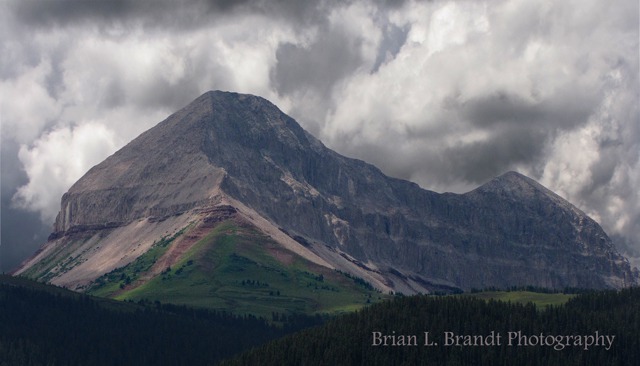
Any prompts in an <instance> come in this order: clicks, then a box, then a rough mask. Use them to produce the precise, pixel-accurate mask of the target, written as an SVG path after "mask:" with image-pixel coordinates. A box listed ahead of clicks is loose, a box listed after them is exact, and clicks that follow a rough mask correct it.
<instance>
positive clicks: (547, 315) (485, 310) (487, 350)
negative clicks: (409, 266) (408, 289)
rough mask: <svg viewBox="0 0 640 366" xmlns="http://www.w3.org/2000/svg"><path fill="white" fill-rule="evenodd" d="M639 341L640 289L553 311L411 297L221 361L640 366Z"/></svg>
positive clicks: (583, 298) (586, 298) (585, 298)
mask: <svg viewBox="0 0 640 366" xmlns="http://www.w3.org/2000/svg"><path fill="white" fill-rule="evenodd" d="M425 332H429V337H428V338H426V336H425ZM385 336H386V337H385ZM639 336H640V289H639V288H631V289H625V290H621V291H619V292H616V291H607V292H593V293H588V294H583V295H579V296H577V297H575V298H573V299H571V300H569V301H568V302H567V303H566V304H565V305H561V306H549V307H536V306H535V305H533V304H532V303H530V304H527V305H523V304H518V303H507V302H500V301H495V300H489V301H485V300H481V299H478V298H473V297H466V296H461V297H457V296H446V297H429V296H412V297H404V298H397V299H394V300H392V301H388V302H383V303H380V304H375V305H372V306H370V307H368V308H365V309H363V310H361V311H359V312H357V313H353V314H349V315H346V316H342V317H340V318H336V319H333V320H331V321H329V322H328V323H327V324H325V325H324V326H322V327H320V328H316V329H308V330H304V331H302V332H300V333H297V334H294V335H290V336H287V337H285V338H283V339H279V340H276V341H273V342H271V343H269V344H267V345H265V346H263V347H260V348H258V349H256V350H252V351H250V352H247V353H245V354H243V355H242V356H241V357H238V358H236V359H234V360H232V361H226V362H223V363H222V364H223V365H257V364H260V365H505V366H506V365H634V364H635V365H637V364H639V363H640V337H639ZM385 343H386V344H387V345H386V346H385V345H384V344H385ZM425 344H428V345H429V346H425Z"/></svg>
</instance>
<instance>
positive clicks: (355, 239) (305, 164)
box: [52, 92, 638, 293]
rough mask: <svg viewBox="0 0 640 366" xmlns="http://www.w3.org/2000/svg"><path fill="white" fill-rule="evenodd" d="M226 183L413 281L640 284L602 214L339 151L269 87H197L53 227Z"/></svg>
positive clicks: (271, 211) (539, 193)
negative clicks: (446, 187) (440, 183)
mask: <svg viewBox="0 0 640 366" xmlns="http://www.w3.org/2000/svg"><path fill="white" fill-rule="evenodd" d="M224 195H226V196H228V197H232V198H233V199H235V200H237V201H239V202H242V203H243V204H244V205H246V206H247V207H250V208H251V209H253V210H255V211H256V212H258V213H259V214H260V215H262V216H263V217H265V218H267V219H268V220H269V221H271V222H272V223H273V224H274V225H276V226H278V227H280V228H282V229H283V231H285V232H287V233H288V234H289V235H290V236H291V237H294V238H295V239H296V240H298V242H301V243H303V244H304V245H306V246H309V247H311V248H312V250H314V251H315V252H316V253H317V254H318V255H319V256H321V257H323V258H325V259H326V260H330V257H331V256H330V255H329V254H327V253H339V254H340V255H341V256H342V257H344V258H349V260H350V261H352V262H353V263H356V264H357V265H358V266H359V267H361V268H364V269H365V270H367V271H372V272H376V273H378V274H380V275H382V276H383V277H384V278H385V280H386V283H387V285H388V286H389V287H390V288H394V289H396V290H398V291H402V292H405V293H413V292H422V291H431V290H443V289H445V290H446V289H452V288H461V289H470V288H474V287H475V288H483V287H488V286H496V287H507V286H524V285H533V286H544V287H551V288H563V287H566V286H571V287H587V288H608V287H614V288H618V287H624V286H630V285H634V284H637V283H638V273H637V271H635V272H634V271H633V270H632V269H631V268H630V266H629V263H628V262H627V261H626V259H625V258H624V257H622V256H621V255H620V254H618V252H617V251H616V250H615V248H614V246H613V245H612V242H611V240H610V239H609V238H608V237H607V235H606V234H605V233H604V231H603V230H602V229H601V228H600V226H599V225H598V224H597V223H596V222H595V221H593V220H592V219H590V218H589V217H587V216H586V215H585V214H584V213H582V212H581V211H579V210H578V209H577V208H575V207H574V206H572V205H571V204H570V203H568V202H567V201H565V200H563V199H562V198H560V197H558V196H557V195H555V194H554V193H552V192H551V191H549V190H547V189H546V188H544V187H542V186H541V185H539V184H538V183H536V182H535V181H533V180H531V179H529V178H527V177H525V176H522V175H520V174H518V173H514V172H510V173H507V174H505V175H503V176H500V177H498V178H495V179H494V180H493V181H491V182H489V183H487V184H485V185H483V186H481V187H479V188H477V189H476V190H474V191H472V192H469V193H466V194H462V195H458V194H450V193H445V194H438V193H434V192H430V191H427V190H424V189H421V188H420V187H419V186H418V185H416V184H414V183H411V182H407V181H403V180H399V179H394V178H389V177H387V176H385V175H384V174H383V173H382V172H381V171H380V170H379V169H377V168H376V167H374V166H372V165H369V164H367V163H365V162H363V161H360V160H355V159H350V158H346V157H344V156H341V155H339V154H337V153H335V152H333V151H331V150H330V149H328V148H326V147H325V146H324V145H323V144H322V143H321V142H320V141H318V140H317V139H315V138H314V137H313V136H311V135H310V134H308V133H307V132H306V131H304V130H303V129H302V128H301V127H300V126H299V125H298V124H297V123H296V122H295V121H294V120H293V119H291V118H290V117H288V116H287V115H285V114H284V113H282V112H281V111H280V110H278V108H277V107H275V106H274V105H273V104H271V103H270V102H268V101H266V100H265V99H262V98H259V97H255V96H250V95H241V94H235V93H226V92H208V93H206V94H204V95H202V96H201V97H199V98H198V99H196V100H195V101H194V102H192V103H191V104H190V105H189V106H187V107H185V108H184V109H182V110H181V111H179V112H177V113H175V114H174V115H172V116H170V117H169V118H167V119H166V120H165V121H163V122H161V123H160V124H158V125H157V126H156V127H154V128H152V129H150V130H149V131H147V132H145V133H143V134H142V135H140V136H139V137H138V138H136V139H135V140H133V141H132V142H131V143H129V144H128V145H127V146H125V147H124V148H122V149H121V150H120V151H118V152H116V153H115V154H114V155H112V156H111V157H109V158H107V159H106V160H105V161H104V162H102V163H101V164H99V165H97V166H95V167H94V168H92V169H91V170H90V171H89V172H88V173H87V174H86V175H85V176H84V177H82V178H81V179H80V180H79V181H78V182H77V183H76V184H75V185H74V186H73V187H71V189H70V190H69V192H67V193H66V194H65V195H64V196H63V198H62V207H61V211H60V214H59V215H58V218H57V220H56V223H55V228H54V234H52V238H59V237H63V236H64V235H68V233H70V232H78V231H82V230H87V229H91V230H96V229H100V228H101V227H113V226H118V225H124V224H127V223H131V222H132V221H134V220H137V219H141V218H158V219H162V218H163V217H169V216H172V215H176V214H179V213H181V212H185V211H188V210H191V209H194V208H202V207H207V206H214V205H216V204H217V202H218V201H219V199H220V197H221V196H224Z"/></svg>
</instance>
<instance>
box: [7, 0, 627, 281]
mask: <svg viewBox="0 0 640 366" xmlns="http://www.w3.org/2000/svg"><path fill="white" fill-rule="evenodd" d="M638 7H639V5H638V2H637V1H635V0H623V1H619V2H617V3H616V6H611V5H610V3H609V2H607V1H604V0H587V1H562V2H544V1H539V2H532V1H525V0H502V1H445V0H442V1H371V2H356V1H339V0H335V1H319V2H318V1H285V0H280V1H264V0H246V1H228V0H225V1H212V0H211V1H210V0H180V1H169V0H160V1H133V0H113V1H80V0H52V1H46V2H42V1H34V0H22V1H18V0H15V1H4V2H2V3H0V41H1V43H0V53H1V54H2V55H3V57H2V58H0V95H1V96H2V98H1V100H0V121H1V123H2V126H1V132H2V230H1V233H2V242H1V244H0V266H1V267H0V270H4V271H8V270H10V269H11V267H13V266H15V265H16V264H17V263H18V262H19V261H20V260H22V259H24V257H25V256H27V255H28V254H29V253H31V252H33V251H34V250H35V249H36V248H37V247H38V246H39V245H41V244H42V243H43V242H44V240H45V239H46V238H45V237H44V236H45V235H46V231H47V228H49V227H50V226H51V224H52V223H53V220H54V218H55V215H56V213H57V211H58V210H59V203H60V197H61V195H62V194H63V193H64V192H65V191H66V190H67V189H68V188H69V187H70V185H71V184H73V182H75V181H76V180H77V179H79V178H80V177H81V176H82V175H83V174H84V173H85V172H86V171H87V170H88V169H89V168H90V167H91V166H93V165H95V164H97V163H99V162H100V161H102V160H103V159H104V158H106V157H107V156H108V155H110V154H112V153H113V152H115V151H116V150H117V149H118V148H120V147H122V146H124V144H126V143H127V142H128V141H130V140H131V139H133V138H135V137H136V136H137V135H138V134H139V133H141V132H143V131H144V130H146V129H148V128H150V127H152V126H153V125H154V124H156V123H157V122H159V121H161V120H162V119H164V118H165V117H166V116H168V115H169V114H170V113H171V112H173V111H175V110H177V109H179V108H180V107H182V106H184V105H185V104H187V103H188V102H189V101H191V100H192V99H194V98H196V97H197V96H198V95H200V94H201V93H203V92H205V91H207V90H212V89H221V90H231V91H237V92H242V93H251V94H256V95H260V96H263V97H265V98H267V99H269V100H271V101H272V102H274V103H275V104H277V105H278V106H279V107H280V108H281V109H282V110H283V111H285V112H286V113H289V114H290V115H292V116H293V117H294V118H295V119H296V120H298V122H300V123H301V124H302V125H303V127H305V128H306V129H307V130H309V131H310V132H311V133H313V134H314V135H315V136H316V137H318V138H320V139H321V140H322V141H323V142H324V143H325V144H326V145H328V146H329V147H331V148H333V149H335V150H337V151H338V152H341V153H343V154H346V155H348V156H352V157H357V158H361V159H363V160H365V161H368V162H370V163H373V164H375V165H377V166H378V167H380V168H381V169H382V170H383V171H384V172H386V173H387V174H389V175H392V176H395V177H399V178H404V179H409V180H412V181H414V182H416V183H418V184H420V185H421V186H422V187H424V188H426V189H431V190H436V191H441V192H442V191H453V192H465V191H467V190H470V189H473V188H475V187H476V186H478V185H479V184H482V183H484V182H486V181H487V180H489V179H491V178H492V177H494V176H496V175H498V174H501V173H504V172H506V171H508V170H518V171H520V172H522V173H524V174H527V175H529V176H531V177H532V178H534V179H537V180H539V181H540V182H541V183H542V184H544V185H546V186H547V187H549V188H550V189H552V190H553V191H555V192H557V193H558V194H560V195H561V196H563V197H565V198H567V199H568V200H569V201H571V202H572V203H574V204H575V205H576V206H578V207H579V208H581V209H582V210H584V211H585V212H587V213H588V214H589V215H591V216H592V217H594V218H595V219H596V220H598V221H599V222H600V223H601V224H602V225H603V227H604V228H605V230H606V231H607V232H608V233H609V234H610V235H612V237H614V238H615V240H616V243H618V244H619V246H620V248H621V249H623V250H625V251H626V252H627V253H628V254H630V255H632V256H636V255H638V252H640V237H638V234H637V233H638V232H640V195H639V193H638V191H639V190H638V189H637V187H638V186H639V185H640V108H639V106H638V102H639V100H640V90H639V85H640V83H639V79H638V78H639V69H640V65H639V48H638V39H639V38H640V37H639V36H640V35H639V31H638V29H639V25H638V24H639V21H638V14H639V9H638ZM43 228H44V229H43ZM634 253H635V254H634Z"/></svg>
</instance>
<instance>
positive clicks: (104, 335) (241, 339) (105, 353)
mask: <svg viewBox="0 0 640 366" xmlns="http://www.w3.org/2000/svg"><path fill="white" fill-rule="evenodd" d="M277 318H278V324H279V325H278V326H275V325H273V324H269V323H267V321H265V320H264V319H257V318H255V317H239V316H234V315H230V314H226V313H216V312H211V311H208V310H195V309H193V308H187V307H184V306H175V305H168V304H160V303H150V302H146V303H144V302H143V303H128V302H119V301H114V300H107V299H100V298H94V297H90V296H87V295H81V294H77V293H73V292H71V291H67V290H64V289H61V288H56V287H53V286H47V285H42V284H37V283H33V282H31V281H27V280H24V279H14V278H11V277H8V276H0V365H1V366H15V365H21V366H30V365H82V366H91V365H211V364H215V363H216V362H218V361H219V360H221V359H223V358H225V357H229V356H231V355H233V354H235V353H238V352H240V351H242V350H245V349H248V348H250V347H252V346H255V345H259V344H261V343H264V342H265V341H267V340H270V339H274V338H276V337H280V336H282V335H284V334H286V333H288V332H292V331H294V330H296V329H300V328H302V327H305V326H308V325H312V324H316V323H318V322H320V319H319V318H308V317H285V316H282V315H278V316H277Z"/></svg>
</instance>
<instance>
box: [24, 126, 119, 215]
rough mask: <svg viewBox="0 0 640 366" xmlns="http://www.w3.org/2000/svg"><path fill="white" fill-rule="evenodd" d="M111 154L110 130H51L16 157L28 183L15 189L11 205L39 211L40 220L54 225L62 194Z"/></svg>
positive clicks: (112, 134)
mask: <svg viewBox="0 0 640 366" xmlns="http://www.w3.org/2000/svg"><path fill="white" fill-rule="evenodd" d="M114 151H115V136H114V133H113V131H111V130H109V129H108V128H106V127H105V126H103V125H100V124H96V123H92V122H89V123H86V124H83V125H81V126H77V127H65V128H61V129H56V130H53V131H51V132H50V133H47V134H46V135H44V136H43V137H41V138H40V139H38V140H36V142H35V143H34V145H33V146H32V147H27V146H26V145H23V146H21V148H20V153H19V158H20V161H21V162H22V164H23V165H24V168H25V170H26V172H27V175H28V176H29V183H28V184H27V185H25V186H22V187H20V188H19V189H18V192H17V193H16V195H15V196H14V202H15V203H16V204H17V205H19V206H21V207H24V208H26V209H29V210H34V211H39V212H40V214H41V216H42V219H43V221H46V222H53V221H54V219H55V216H56V214H57V212H58V210H59V206H60V197H62V194H63V193H64V192H65V191H66V190H67V189H68V188H69V187H70V186H71V185H72V184H73V183H74V182H75V181H76V180H78V179H79V178H80V177H81V176H82V175H84V173H86V172H87V170H89V168H91V167H92V166H94V165H96V164H97V163H99V162H100V161H101V160H103V159H104V157H105V156H108V155H109V154H111V153H113V152H114Z"/></svg>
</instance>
